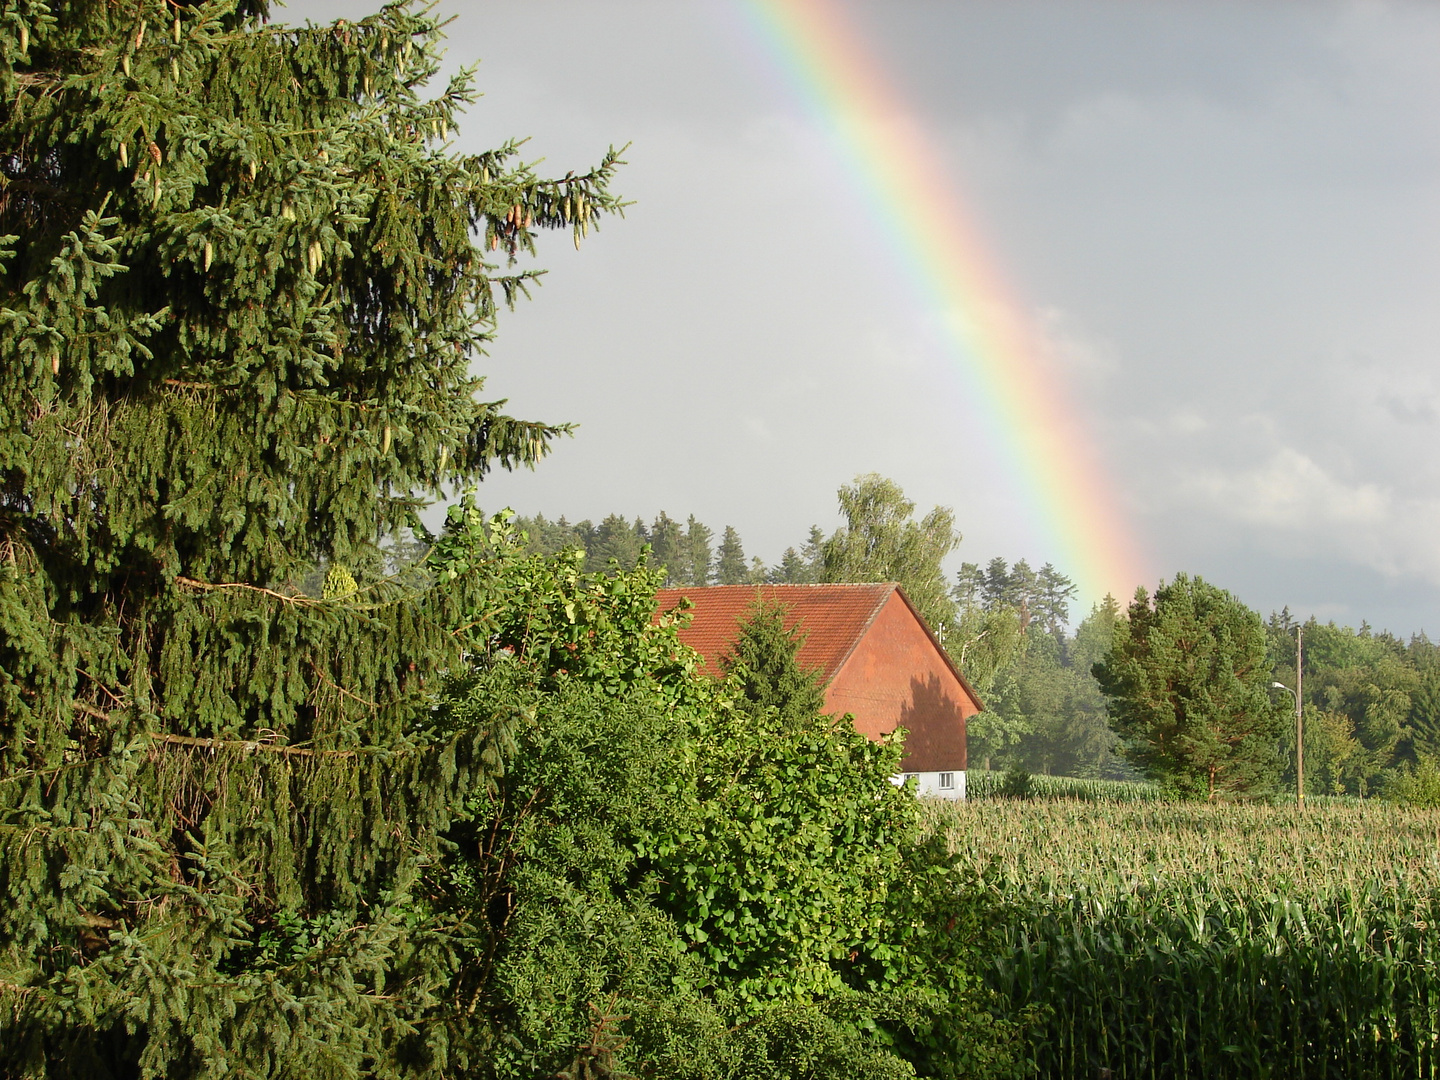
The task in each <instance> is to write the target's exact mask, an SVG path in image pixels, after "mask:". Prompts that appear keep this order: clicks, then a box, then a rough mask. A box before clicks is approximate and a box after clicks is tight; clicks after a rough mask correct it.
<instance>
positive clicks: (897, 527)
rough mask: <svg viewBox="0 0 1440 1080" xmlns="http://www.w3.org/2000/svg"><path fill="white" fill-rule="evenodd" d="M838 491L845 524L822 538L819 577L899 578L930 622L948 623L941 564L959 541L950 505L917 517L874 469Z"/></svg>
mask: <svg viewBox="0 0 1440 1080" xmlns="http://www.w3.org/2000/svg"><path fill="white" fill-rule="evenodd" d="M838 495H839V499H840V512H841V513H842V514H843V515H844V516H845V525H844V526H843V527H842V528H840V529H837V530H836V531H835V533H834V534H833V535H831V537H830V538H829V539H828V540H826V541H825V545H824V573H823V580H825V581H898V582H899V583H900V584H901V585H902V586H903V587H904V589H905V593H906V595H908V596H909V597H910V602H911V603H912V604H914V605H915V609H916V610H917V611H918V612H919V613H920V615H921V617H922V618H924V619H925V621H926V622H927V623H929V624H930V626H931V627H932V628H934V629H937V630H938V629H941V628H942V627H947V626H949V624H950V623H951V621H952V620H953V619H954V617H955V603H954V601H953V600H951V598H950V594H949V589H948V587H947V586H946V583H945V571H944V569H943V567H942V565H941V564H942V563H943V562H944V560H945V557H946V556H947V555H949V554H950V552H952V551H954V550H955V547H956V545H957V544H959V543H960V534H959V533H958V532H956V531H955V513H954V511H952V510H951V509H950V508H949V507H944V506H937V507H935V508H934V509H933V510H931V511H930V513H928V514H926V515H925V517H924V518H923V519H922V520H920V521H916V520H915V517H914V515H915V503H914V502H912V501H911V500H910V499H907V498H906V497H905V492H904V491H903V490H901V488H900V485H899V484H897V483H895V481H893V480H887V479H885V478H884V477H883V476H880V475H878V474H877V473H868V474H866V475H864V476H858V477H856V478H855V482H854V483H853V484H847V485H844V486H842V487H841V488H840V490H839V492H838Z"/></svg>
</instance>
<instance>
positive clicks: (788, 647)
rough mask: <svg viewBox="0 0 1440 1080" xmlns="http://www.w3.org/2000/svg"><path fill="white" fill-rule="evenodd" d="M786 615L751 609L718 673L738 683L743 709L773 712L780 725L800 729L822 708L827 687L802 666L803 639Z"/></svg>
mask: <svg viewBox="0 0 1440 1080" xmlns="http://www.w3.org/2000/svg"><path fill="white" fill-rule="evenodd" d="M786 613H787V612H786V608H785V605H783V604H779V603H767V602H766V601H764V600H757V601H756V602H755V603H753V604H751V605H750V609H749V610H748V611H747V612H746V613H745V617H744V618H743V619H742V620H741V621H740V633H739V635H738V636H737V637H736V639H735V644H734V646H733V648H732V649H731V651H730V652H729V653H727V654H726V655H725V656H722V657H721V658H720V667H721V669H722V670H723V671H724V672H725V674H727V675H732V676H734V677H735V678H736V679H737V680H738V681H739V683H740V687H741V692H742V694H743V697H744V701H743V702H742V705H741V707H742V708H745V709H747V710H748V711H750V712H753V713H756V714H761V715H763V714H765V713H767V712H769V711H770V710H774V712H775V713H776V715H777V716H778V717H779V719H780V720H781V721H782V722H784V723H788V724H799V723H802V722H804V721H806V720H809V719H811V718H812V717H815V716H818V715H819V714H820V710H821V709H823V708H824V707H825V687H824V684H823V683H822V682H821V680H820V677H819V675H818V673H816V672H813V671H807V670H805V669H804V668H802V667H801V666H800V661H799V654H800V648H801V647H802V646H803V645H804V644H805V635H804V633H803V632H802V631H801V629H800V627H799V625H798V624H797V625H791V626H786V625H785V622H786V618H785V616H786Z"/></svg>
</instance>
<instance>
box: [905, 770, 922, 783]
mask: <svg viewBox="0 0 1440 1080" xmlns="http://www.w3.org/2000/svg"><path fill="white" fill-rule="evenodd" d="M919 779H920V774H919V773H918V772H907V773H906V774H905V782H906V783H907V784H908V783H909V782H910V781H911V780H919Z"/></svg>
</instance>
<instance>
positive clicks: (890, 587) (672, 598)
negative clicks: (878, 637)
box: [655, 581, 897, 684]
mask: <svg viewBox="0 0 1440 1080" xmlns="http://www.w3.org/2000/svg"><path fill="white" fill-rule="evenodd" d="M896 588H897V586H896V584H895V583H894V582H893V581H889V582H883V583H881V584H876V585H709V586H705V587H703V588H698V587H697V588H681V589H662V590H660V592H658V593H656V595H655V599H656V601H657V606H658V608H659V610H660V611H662V612H665V611H670V610H672V609H674V607H675V606H676V605H677V604H679V603H680V598H681V597H682V596H687V597H689V598H690V599H691V600H692V601H693V602H694V604H695V606H694V607H693V608H692V609H691V610H690V616H691V619H690V625H689V627H687V628H686V629H684V630H681V631H680V640H681V641H683V642H684V643H685V644H686V645H689V646H690V647H691V648H692V649H694V650H695V651H696V652H698V653H700V655H701V656H703V657H705V670H706V671H708V672H709V673H710V674H712V675H718V674H720V666H719V663H718V661H719V659H720V657H721V656H722V655H723V654H724V653H726V652H727V651H728V650H729V647H730V644H731V643H732V642H733V641H734V640H735V639H736V638H737V637H738V636H739V633H738V630H737V627H738V625H739V622H740V620H741V619H742V618H743V617H744V616H745V613H746V611H747V610H748V609H749V607H750V605H751V604H753V603H754V602H755V600H756V599H757V598H762V599H764V600H767V601H771V602H778V603H780V604H783V605H784V606H785V607H786V608H788V609H789V611H788V614H787V615H786V617H785V625H786V626H787V627H792V626H794V625H795V624H796V623H797V622H798V623H802V624H803V627H802V631H801V632H802V633H803V634H804V635H805V644H804V645H802V646H801V647H800V653H799V656H798V657H797V659H798V660H799V661H800V666H801V667H803V668H807V669H809V670H814V669H816V668H818V669H820V672H821V674H822V675H823V676H824V679H825V682H826V683H827V684H828V683H829V682H830V680H832V679H833V678H834V677H835V675H836V673H837V672H838V671H839V670H840V668H841V667H842V666H843V665H844V663H845V661H846V660H847V659H849V657H850V654H851V653H852V652H854V651H855V646H856V645H858V644H859V643H860V639H861V638H862V637H864V636H865V631H867V630H868V629H869V628H870V624H871V623H872V622H873V621H874V619H875V616H876V615H878V614H879V613H880V609H881V608H882V607H884V606H885V602H886V601H887V600H889V599H890V594H891V593H893V592H894V591H895V589H896Z"/></svg>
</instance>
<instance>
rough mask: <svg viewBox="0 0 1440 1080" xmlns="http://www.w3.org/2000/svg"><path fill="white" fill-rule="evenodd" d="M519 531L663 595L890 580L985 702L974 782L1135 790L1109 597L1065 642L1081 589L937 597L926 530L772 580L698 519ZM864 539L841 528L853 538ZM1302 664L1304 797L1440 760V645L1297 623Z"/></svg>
mask: <svg viewBox="0 0 1440 1080" xmlns="http://www.w3.org/2000/svg"><path fill="white" fill-rule="evenodd" d="M886 483H888V482H886ZM893 496H894V498H895V500H896V502H897V505H898V509H900V510H902V511H905V514H904V516H905V517H906V518H907V522H906V527H907V528H909V529H911V530H912V531H914V532H916V533H917V534H918V533H923V532H924V530H925V527H926V526H928V525H929V524H930V523H931V520H930V518H927V519H926V522H925V523H924V524H922V523H916V522H914V521H909V520H908V517H909V513H908V511H909V510H910V509H913V505H912V504H909V503H908V502H904V501H903V494H902V493H900V492H899V489H898V488H895V489H894V491H893ZM895 509H896V507H895V506H892V507H891V510H895ZM891 516H892V517H894V516H896V515H893V514H892V515H891ZM947 521H948V519H947ZM516 524H517V525H518V526H519V528H520V529H521V530H522V531H523V532H524V533H525V534H526V535H527V536H528V538H529V541H528V542H529V546H530V549H531V550H532V551H535V552H545V553H553V552H556V551H559V550H561V549H562V548H570V547H578V548H580V549H582V550H583V551H584V552H585V556H586V568H587V569H589V570H596V571H603V570H605V569H607V568H609V567H610V565H611V560H614V562H615V563H616V564H617V565H618V566H619V567H620V568H622V569H628V568H630V567H633V566H634V565H636V563H637V562H638V561H639V560H640V557H641V554H642V552H644V551H645V549H646V548H647V547H648V548H649V549H650V555H649V563H650V565H651V566H654V567H663V568H664V569H665V574H666V577H665V580H666V584H667V585H669V586H680V585H742V584H803V583H812V582H822V581H844V580H877V579H879V578H882V577H884V578H887V579H888V578H893V579H894V580H898V581H900V582H901V584H903V585H905V586H906V589H907V592H910V593H911V594H912V596H922V597H923V596H927V595H930V596H933V599H932V601H931V603H930V604H929V605H928V610H927V611H926V615H927V618H928V619H929V621H930V622H931V624H932V626H933V628H934V629H935V631H936V633H937V635H938V636H939V637H940V639H941V640H942V642H943V643H944V645H945V648H946V650H947V651H948V652H949V653H950V655H951V657H952V658H953V659H954V660H955V662H956V664H957V666H959V668H960V669H961V671H962V672H964V674H965V676H966V678H967V679H969V681H970V682H971V684H972V685H973V686H974V687H975V688H976V690H977V691H978V692H979V694H980V696H981V697H982V699H983V700H984V702H985V712H984V713H983V714H982V715H981V716H979V717H977V718H976V719H975V720H973V721H972V722H971V728H970V764H971V768H994V769H1003V768H1022V769H1025V770H1027V771H1029V772H1033V773H1049V774H1054V775H1062V776H1076V777H1089V778H1102V779H1132V778H1136V776H1137V774H1136V773H1135V771H1134V770H1133V769H1132V768H1131V767H1130V766H1129V765H1128V764H1127V763H1126V761H1125V760H1124V758H1123V757H1122V755H1121V753H1120V745H1119V740H1118V737H1117V736H1116V734H1115V733H1114V732H1113V731H1112V730H1111V728H1110V724H1109V722H1108V718H1107V713H1106V708H1105V697H1104V695H1103V694H1102V693H1101V691H1100V687H1099V685H1098V684H1097V682H1096V680H1095V678H1094V676H1093V675H1092V673H1091V668H1092V666H1093V665H1094V664H1095V663H1097V662H1098V661H1100V660H1101V659H1102V658H1103V657H1104V656H1105V654H1106V653H1107V652H1108V651H1109V649H1110V646H1111V642H1112V640H1113V637H1114V633H1115V628H1116V626H1117V625H1119V624H1120V623H1121V621H1122V620H1124V619H1125V608H1124V605H1123V604H1122V603H1121V602H1119V601H1117V600H1116V599H1115V598H1113V597H1106V598H1105V599H1104V600H1103V601H1101V602H1100V603H1098V604H1096V605H1094V606H1093V607H1092V608H1091V610H1090V611H1089V612H1087V613H1086V614H1085V615H1084V616H1083V617H1082V618H1081V619H1080V620H1079V622H1078V624H1076V625H1074V626H1073V628H1072V626H1071V615H1072V612H1071V602H1072V600H1073V598H1074V596H1075V592H1076V589H1075V585H1074V583H1073V582H1072V581H1071V580H1070V578H1068V577H1067V576H1066V575H1065V574H1064V573H1062V572H1061V571H1059V570H1057V569H1056V568H1055V567H1053V566H1051V565H1049V564H1046V565H1045V566H1042V567H1040V568H1039V569H1035V568H1032V567H1031V566H1030V565H1029V564H1028V563H1027V562H1026V561H1025V560H1023V559H1021V560H1017V561H1015V562H1013V563H1012V562H1009V561H1008V560H1006V559H1003V558H995V559H991V560H990V561H989V562H988V563H986V564H984V565H983V566H982V565H980V564H978V563H969V562H967V563H964V564H962V566H961V567H960V570H959V571H958V573H955V574H950V575H945V578H944V582H943V585H941V583H940V582H939V581H938V580H936V578H937V575H941V574H943V573H944V572H943V571H942V570H941V569H940V566H939V563H940V560H941V559H942V558H943V557H944V555H946V554H948V552H949V550H952V549H953V547H954V543H949V544H947V543H946V542H945V541H944V537H943V536H941V535H940V534H941V533H943V532H944V531H945V530H944V529H943V528H935V529H932V530H931V531H932V533H933V534H934V535H933V536H931V537H930V539H931V541H932V542H931V543H930V545H929V547H928V548H926V549H925V550H924V552H923V553H922V555H921V556H920V557H919V558H918V559H911V560H909V561H908V562H905V561H903V560H902V563H901V564H900V565H894V566H891V567H885V566H883V565H882V566H878V567H877V566H869V567H863V566H862V567H858V568H857V567H856V566H855V565H853V564H852V565H850V566H848V567H847V566H845V565H843V563H844V560H843V558H840V557H838V556H837V554H836V553H837V550H838V547H839V544H838V543H837V541H839V540H842V539H843V534H844V533H845V530H843V529H842V530H840V532H839V533H837V534H836V535H835V536H832V537H829V538H827V537H826V536H825V534H824V533H823V531H822V530H821V529H820V528H819V527H818V526H812V527H811V529H810V531H809V535H808V536H807V537H806V539H805V540H804V541H803V542H801V543H799V544H797V545H795V546H792V547H788V548H786V549H785V551H784V553H783V554H782V555H781V557H780V559H779V561H778V562H777V563H775V564H774V565H766V564H765V562H764V561H763V560H761V559H760V558H758V557H755V556H750V555H747V553H746V551H745V546H744V542H743V540H742V538H741V536H740V533H739V531H738V530H737V529H735V528H734V527H733V526H730V525H726V526H725V527H724V528H722V529H720V530H719V531H718V532H717V531H716V530H714V529H712V528H711V527H710V526H708V525H706V524H704V523H703V522H700V521H697V520H696V518H695V517H694V516H693V515H689V516H687V517H685V518H684V519H683V520H682V519H679V518H675V517H672V516H670V515H669V514H668V513H663V512H662V513H660V514H657V515H656V516H655V518H654V519H653V520H652V521H650V522H649V523H648V524H647V523H646V522H645V521H644V520H643V519H641V518H635V519H633V520H632V519H628V518H626V517H623V516H621V515H619V514H611V515H609V516H607V517H606V518H604V520H602V521H600V522H599V523H598V524H596V523H594V522H592V521H588V520H585V521H579V522H576V523H574V524H572V523H570V522H569V521H567V519H566V518H565V517H563V516H562V517H559V518H556V519H554V520H551V519H549V518H547V517H546V516H545V515H543V514H536V515H535V516H534V517H517V518H516ZM936 524H940V525H943V524H944V523H936ZM862 525H863V523H860V522H857V521H856V519H855V516H854V514H851V531H852V532H855V531H858V529H859V528H860V527H862ZM950 535H952V536H953V535H954V534H953V529H951V530H950ZM827 545H829V547H830V559H829V563H828V565H827ZM937 586H938V588H937ZM1296 625H1297V621H1296V619H1295V618H1294V617H1293V616H1292V615H1291V613H1290V612H1289V610H1288V609H1287V610H1285V611H1282V612H1278V613H1273V614H1272V615H1271V616H1270V617H1269V619H1268V621H1267V622H1266V634H1267V641H1268V648H1269V657H1268V659H1269V661H1270V663H1271V665H1272V674H1273V677H1274V680H1275V681H1276V682H1280V683H1283V684H1285V685H1286V686H1291V687H1293V686H1294V678H1295V628H1296ZM1304 659H1305V672H1304V676H1305V677H1304V698H1305V774H1306V785H1305V786H1306V789H1307V791H1308V792H1309V793H1311V794H1313V795H1359V796H1365V795H1373V794H1377V793H1380V792H1382V791H1383V790H1385V789H1386V787H1387V786H1389V785H1391V784H1392V783H1393V782H1394V781H1396V780H1397V779H1399V778H1401V777H1407V776H1409V775H1411V774H1412V773H1413V772H1414V771H1415V769H1416V768H1417V766H1422V765H1424V764H1425V763H1427V762H1431V761H1434V760H1436V759H1440V645H1436V644H1435V643H1433V642H1431V641H1430V640H1429V639H1428V638H1427V637H1425V636H1424V635H1415V636H1413V637H1411V638H1410V639H1409V640H1405V639H1402V638H1399V637H1397V636H1395V635H1393V634H1390V633H1387V632H1378V631H1375V630H1373V629H1372V628H1371V627H1370V626H1369V625H1368V624H1364V623H1362V624H1361V626H1360V627H1359V629H1354V628H1350V627H1344V626H1339V625H1336V624H1335V623H1333V622H1329V623H1320V622H1318V621H1317V620H1315V619H1313V618H1312V619H1310V620H1309V621H1308V622H1306V623H1305V656H1304ZM1276 693H1277V695H1281V696H1282V697H1283V695H1284V691H1282V690H1276ZM1294 743H1295V733H1294V727H1293V724H1287V725H1286V726H1285V727H1284V728H1283V729H1282V733H1281V735H1280V742H1279V745H1278V746H1277V748H1276V750H1277V754H1278V755H1279V756H1280V757H1281V758H1282V759H1283V760H1284V761H1285V762H1287V764H1286V765H1285V766H1284V768H1283V770H1282V772H1281V781H1280V782H1281V784H1282V785H1289V787H1291V788H1293V785H1294V765H1293V759H1294Z"/></svg>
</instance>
